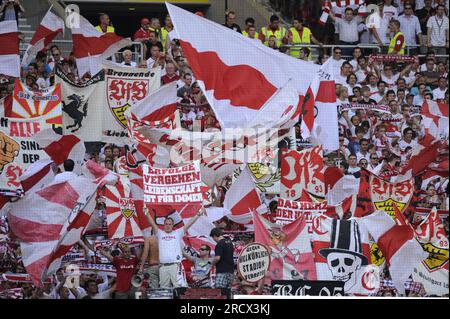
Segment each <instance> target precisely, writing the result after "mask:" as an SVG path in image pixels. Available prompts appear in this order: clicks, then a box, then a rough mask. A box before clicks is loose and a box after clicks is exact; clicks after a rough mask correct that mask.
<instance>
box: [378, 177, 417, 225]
mask: <svg viewBox="0 0 450 319" xmlns="http://www.w3.org/2000/svg"><path fill="white" fill-rule="evenodd" d="M413 189H414V182H413V180H408V181H404V182H402V183H397V184H391V183H389V182H386V181H385V180H382V179H381V178H378V177H377V176H375V175H372V176H371V177H370V190H371V196H372V202H373V205H374V206H375V209H378V210H384V211H385V212H386V213H387V214H388V215H389V216H391V217H392V218H395V213H394V204H395V205H396V206H397V208H398V209H399V210H400V211H401V212H403V210H404V209H405V208H406V206H407V205H408V203H409V201H410V199H411V197H412V195H413Z"/></svg>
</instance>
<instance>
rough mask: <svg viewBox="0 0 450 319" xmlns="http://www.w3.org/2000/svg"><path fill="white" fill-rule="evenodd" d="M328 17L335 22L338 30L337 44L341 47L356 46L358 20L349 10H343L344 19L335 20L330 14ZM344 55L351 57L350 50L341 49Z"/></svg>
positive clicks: (357, 40)
mask: <svg viewBox="0 0 450 319" xmlns="http://www.w3.org/2000/svg"><path fill="white" fill-rule="evenodd" d="M330 17H331V19H333V20H334V21H335V24H336V25H337V26H338V28H339V44H341V45H358V43H359V34H358V18H359V17H355V16H354V13H353V10H352V9H351V8H346V9H345V17H344V18H343V19H338V18H336V17H335V16H334V15H333V14H332V13H331V12H330ZM342 52H343V54H344V55H351V52H352V48H344V49H342Z"/></svg>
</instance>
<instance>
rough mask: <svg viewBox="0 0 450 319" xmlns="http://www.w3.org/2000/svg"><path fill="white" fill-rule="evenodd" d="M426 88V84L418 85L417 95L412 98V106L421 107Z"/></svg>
mask: <svg viewBox="0 0 450 319" xmlns="http://www.w3.org/2000/svg"><path fill="white" fill-rule="evenodd" d="M426 89H427V86H426V84H424V83H422V84H419V86H418V90H419V94H417V95H415V96H414V100H413V104H414V105H420V106H421V105H422V104H423V100H424V95H425V92H426Z"/></svg>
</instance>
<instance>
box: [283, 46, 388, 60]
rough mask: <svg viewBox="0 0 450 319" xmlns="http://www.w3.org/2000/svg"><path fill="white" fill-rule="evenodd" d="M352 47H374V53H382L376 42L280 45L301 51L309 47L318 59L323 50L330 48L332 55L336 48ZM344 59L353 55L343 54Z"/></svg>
mask: <svg viewBox="0 0 450 319" xmlns="http://www.w3.org/2000/svg"><path fill="white" fill-rule="evenodd" d="M336 47H338V48H341V49H344V48H352V49H354V48H355V47H358V48H361V49H372V50H373V52H372V53H375V52H377V53H381V52H382V48H381V47H380V46H378V45H376V44H358V45H356V46H355V45H340V44H324V45H317V44H308V43H301V44H284V45H282V46H281V47H280V49H287V50H294V51H300V49H301V48H309V49H311V54H312V58H314V59H317V58H318V57H319V56H320V55H321V54H320V51H321V50H329V52H328V54H329V55H331V54H332V53H333V50H334V48H336ZM342 58H343V59H352V58H353V56H351V55H343V56H342Z"/></svg>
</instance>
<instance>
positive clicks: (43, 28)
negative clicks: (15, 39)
mask: <svg viewBox="0 0 450 319" xmlns="http://www.w3.org/2000/svg"><path fill="white" fill-rule="evenodd" d="M63 30H64V20H63V19H61V18H60V17H58V16H57V15H56V14H54V13H53V12H51V11H50V10H49V11H48V12H47V14H46V15H45V16H44V19H42V22H41V24H40V25H39V27H38V29H37V30H36V32H35V33H34V35H33V38H32V39H31V41H30V45H29V47H28V49H27V51H26V52H25V54H24V56H23V58H22V66H26V65H28V64H30V62H31V61H32V60H33V58H34V57H35V56H36V54H37V53H38V52H40V51H42V50H44V49H45V48H46V47H47V46H48V45H49V44H50V43H51V42H52V41H53V39H54V38H56V36H57V35H58V34H59V33H61V32H62V31H63Z"/></svg>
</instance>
